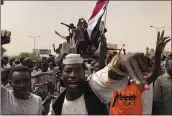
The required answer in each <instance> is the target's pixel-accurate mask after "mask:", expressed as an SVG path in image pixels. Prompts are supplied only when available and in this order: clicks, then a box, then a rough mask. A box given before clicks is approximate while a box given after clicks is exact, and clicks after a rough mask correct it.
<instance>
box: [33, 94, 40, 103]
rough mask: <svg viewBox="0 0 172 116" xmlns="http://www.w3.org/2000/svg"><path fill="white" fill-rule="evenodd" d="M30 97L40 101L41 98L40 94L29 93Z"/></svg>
mask: <svg viewBox="0 0 172 116" xmlns="http://www.w3.org/2000/svg"><path fill="white" fill-rule="evenodd" d="M31 97H32V98H33V99H35V100H36V101H38V102H41V103H42V98H41V97H40V96H38V95H35V94H33V93H31Z"/></svg>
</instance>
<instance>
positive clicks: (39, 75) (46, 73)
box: [31, 72, 52, 78]
mask: <svg viewBox="0 0 172 116" xmlns="http://www.w3.org/2000/svg"><path fill="white" fill-rule="evenodd" d="M51 74H52V73H51V72H39V73H36V74H32V75H31V78H39V77H41V76H43V75H51Z"/></svg>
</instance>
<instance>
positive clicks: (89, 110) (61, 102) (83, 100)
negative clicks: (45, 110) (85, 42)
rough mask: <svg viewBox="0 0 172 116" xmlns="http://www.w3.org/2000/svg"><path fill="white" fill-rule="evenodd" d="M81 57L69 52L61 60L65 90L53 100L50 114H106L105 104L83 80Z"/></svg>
mask: <svg viewBox="0 0 172 116" xmlns="http://www.w3.org/2000/svg"><path fill="white" fill-rule="evenodd" d="M82 63H83V59H82V58H81V57H80V55H79V54H69V55H67V56H66V58H65V59H64V61H63V65H62V77H63V84H64V85H65V87H66V90H65V91H64V92H62V94H61V95H60V96H59V97H58V98H57V99H56V100H55V101H54V102H53V104H52V106H51V110H50V113H49V114H52V115H65V114H72V115H77V114H81V115H87V114H89V115H94V114H97V115H98V114H104V115H105V114H107V110H106V105H105V104H103V103H102V102H101V101H100V100H99V98H98V97H97V96H96V95H95V94H94V92H93V91H92V90H91V88H90V86H89V84H88V83H87V82H84V78H85V77H84V76H85V75H84V69H83V66H82Z"/></svg>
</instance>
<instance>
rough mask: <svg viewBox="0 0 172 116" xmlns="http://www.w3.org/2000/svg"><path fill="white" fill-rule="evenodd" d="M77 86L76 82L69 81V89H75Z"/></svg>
mask: <svg viewBox="0 0 172 116" xmlns="http://www.w3.org/2000/svg"><path fill="white" fill-rule="evenodd" d="M77 85H78V81H69V87H70V88H76V87H77Z"/></svg>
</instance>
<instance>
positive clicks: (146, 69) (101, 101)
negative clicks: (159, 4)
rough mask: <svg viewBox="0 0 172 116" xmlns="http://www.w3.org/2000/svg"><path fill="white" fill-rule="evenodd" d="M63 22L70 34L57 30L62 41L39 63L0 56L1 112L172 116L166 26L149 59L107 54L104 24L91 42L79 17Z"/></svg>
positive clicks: (6, 34)
mask: <svg viewBox="0 0 172 116" xmlns="http://www.w3.org/2000/svg"><path fill="white" fill-rule="evenodd" d="M61 24H63V25H65V26H67V27H68V30H69V35H67V36H62V35H61V34H59V33H58V32H57V31H55V34H57V35H58V36H60V37H61V38H63V39H65V40H66V41H65V42H63V43H62V44H59V46H58V48H55V45H53V49H54V52H55V53H56V54H55V55H49V57H42V58H41V60H40V61H34V59H32V58H30V57H21V58H20V59H14V58H9V57H7V56H3V55H2V56H1V114H2V115H3V114H8V115H11V114H18V115H27V114H30V115H65V114H68V115H78V114H80V115H121V114H125V115H128V114H133V115H134V114H136V115H142V114H150V115H152V114H159V115H172V110H171V109H172V86H171V85H172V54H169V55H168V56H163V55H162V51H163V50H164V48H165V46H166V44H167V43H168V42H169V41H170V39H169V37H164V32H165V31H164V30H163V31H162V32H158V33H157V41H156V42H155V44H156V48H155V55H154V58H149V57H147V56H145V55H144V53H128V54H126V53H125V49H120V50H119V51H116V52H111V51H110V50H109V49H108V48H107V43H106V41H108V38H106V37H105V34H106V32H107V29H106V28H105V29H104V30H103V31H102V32H100V35H98V37H97V39H95V41H90V40H89V38H88V34H87V22H86V21H85V20H84V19H83V18H80V19H79V20H78V24H77V26H75V25H74V24H73V23H71V24H69V25H68V24H65V23H61ZM10 41H11V32H10V31H6V30H5V31H1V46H2V45H4V44H9V43H10ZM12 41H14V40H13V39H12ZM122 50H123V51H124V53H122V52H121V51H122Z"/></svg>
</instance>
